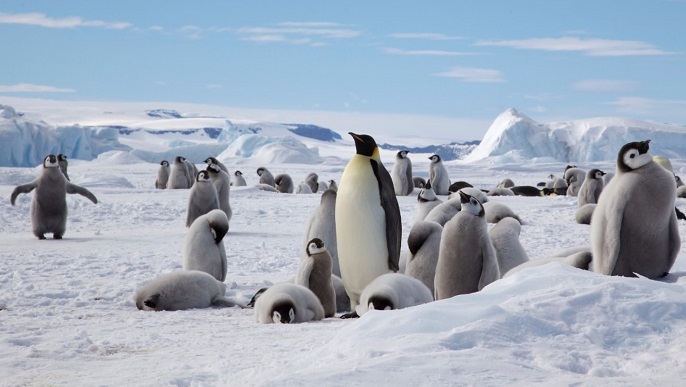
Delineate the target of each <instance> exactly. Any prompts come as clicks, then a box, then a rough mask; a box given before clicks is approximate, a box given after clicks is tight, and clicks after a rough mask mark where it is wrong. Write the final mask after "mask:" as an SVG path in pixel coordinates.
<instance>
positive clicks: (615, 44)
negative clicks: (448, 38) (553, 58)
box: [474, 37, 672, 56]
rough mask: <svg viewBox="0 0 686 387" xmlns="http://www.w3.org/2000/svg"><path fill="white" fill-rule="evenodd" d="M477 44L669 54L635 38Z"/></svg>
mask: <svg viewBox="0 0 686 387" xmlns="http://www.w3.org/2000/svg"><path fill="white" fill-rule="evenodd" d="M474 45H476V46H496V47H510V48H516V49H522V50H543V51H579V52H583V53H584V54H585V55H589V56H628V55H668V54H672V53H671V52H667V51H663V50H660V49H659V48H657V47H655V46H654V45H652V44H650V43H646V42H641V41H634V40H608V39H583V38H576V37H563V38H532V39H521V40H487V41H479V42H476V43H475V44H474Z"/></svg>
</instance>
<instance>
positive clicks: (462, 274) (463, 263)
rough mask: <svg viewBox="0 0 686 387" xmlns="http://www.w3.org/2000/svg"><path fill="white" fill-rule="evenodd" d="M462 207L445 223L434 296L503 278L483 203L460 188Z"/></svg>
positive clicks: (475, 288) (474, 288)
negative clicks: (489, 233)
mask: <svg viewBox="0 0 686 387" xmlns="http://www.w3.org/2000/svg"><path fill="white" fill-rule="evenodd" d="M459 194H460V200H461V201H462V210H460V212H458V213H457V215H455V217H453V218H452V219H451V220H450V221H448V223H446V224H445V226H444V227H443V233H442V234H441V246H440V250H439V252H438V263H437V264H436V277H435V278H434V298H435V299H436V300H442V299H445V298H450V297H453V296H456V295H458V294H467V293H474V292H477V291H479V290H481V289H483V288H484V287H485V286H486V285H488V284H490V283H491V282H493V281H495V280H497V279H499V278H500V270H499V268H498V258H497V256H496V252H495V248H493V243H492V242H491V238H490V237H489V235H488V225H487V223H486V219H485V214H486V213H485V211H484V207H483V205H482V204H481V203H480V202H479V201H478V200H477V199H476V198H474V197H473V196H471V195H468V194H466V193H465V192H464V191H459Z"/></svg>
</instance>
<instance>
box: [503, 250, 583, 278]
mask: <svg viewBox="0 0 686 387" xmlns="http://www.w3.org/2000/svg"><path fill="white" fill-rule="evenodd" d="M592 259H593V256H592V255H591V252H590V251H587V250H584V251H578V252H574V253H571V254H569V255H568V256H553V257H547V258H539V259H533V260H530V261H526V262H524V263H522V264H521V265H518V266H515V267H513V268H512V269H510V270H509V271H508V272H507V273H505V274H503V278H508V277H511V276H513V275H515V274H516V273H519V272H520V271H522V270H524V269H529V268H532V267H539V266H543V265H547V264H549V263H551V262H557V263H561V264H564V265H569V266H572V267H576V268H577V269H581V270H589V269H590V266H591V262H592Z"/></svg>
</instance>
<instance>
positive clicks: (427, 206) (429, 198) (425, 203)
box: [414, 182, 443, 222]
mask: <svg viewBox="0 0 686 387" xmlns="http://www.w3.org/2000/svg"><path fill="white" fill-rule="evenodd" d="M441 203H443V200H441V199H439V198H438V196H436V193H435V192H434V189H433V188H431V183H428V182H427V183H426V185H425V186H424V187H423V188H421V189H420V190H419V194H417V206H416V207H417V214H416V216H415V220H414V221H415V222H418V221H420V220H424V219H425V218H426V216H427V215H428V214H429V213H430V212H431V210H433V209H434V208H435V207H436V206H438V205H439V204H441Z"/></svg>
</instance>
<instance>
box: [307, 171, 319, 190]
mask: <svg viewBox="0 0 686 387" xmlns="http://www.w3.org/2000/svg"><path fill="white" fill-rule="evenodd" d="M305 183H306V184H307V185H309V186H310V190H312V193H317V191H319V175H317V174H316V173H314V172H310V173H309V174H308V175H307V176H306V177H305Z"/></svg>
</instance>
